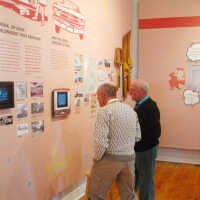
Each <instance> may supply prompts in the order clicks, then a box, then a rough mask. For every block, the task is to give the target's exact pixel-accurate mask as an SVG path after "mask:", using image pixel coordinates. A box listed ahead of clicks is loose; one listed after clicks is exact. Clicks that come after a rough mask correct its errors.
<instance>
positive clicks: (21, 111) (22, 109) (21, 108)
mask: <svg viewBox="0 0 200 200" xmlns="http://www.w3.org/2000/svg"><path fill="white" fill-rule="evenodd" d="M27 116H28V105H27V104H25V103H24V104H17V118H24V117H27Z"/></svg>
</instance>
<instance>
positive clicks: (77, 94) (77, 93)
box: [74, 90, 83, 97]
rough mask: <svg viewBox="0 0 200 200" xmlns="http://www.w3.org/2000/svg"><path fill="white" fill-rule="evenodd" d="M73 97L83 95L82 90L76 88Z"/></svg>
mask: <svg viewBox="0 0 200 200" xmlns="http://www.w3.org/2000/svg"><path fill="white" fill-rule="evenodd" d="M74 97H83V90H76V91H75V94H74Z"/></svg>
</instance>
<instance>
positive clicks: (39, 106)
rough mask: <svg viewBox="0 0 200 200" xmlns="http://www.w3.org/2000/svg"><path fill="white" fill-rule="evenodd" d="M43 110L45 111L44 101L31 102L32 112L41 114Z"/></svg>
mask: <svg viewBox="0 0 200 200" xmlns="http://www.w3.org/2000/svg"><path fill="white" fill-rule="evenodd" d="M43 112H44V103H43V102H36V103H31V114H39V113H43Z"/></svg>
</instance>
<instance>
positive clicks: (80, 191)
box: [61, 177, 87, 200]
mask: <svg viewBox="0 0 200 200" xmlns="http://www.w3.org/2000/svg"><path fill="white" fill-rule="evenodd" d="M86 185H87V178H86V177H84V178H83V179H82V180H80V181H79V183H78V184H77V185H76V187H73V188H74V189H73V190H72V191H70V192H68V193H67V194H65V196H64V197H63V198H61V200H79V199H80V198H82V197H83V196H84V195H85V191H86Z"/></svg>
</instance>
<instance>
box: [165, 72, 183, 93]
mask: <svg viewBox="0 0 200 200" xmlns="http://www.w3.org/2000/svg"><path fill="white" fill-rule="evenodd" d="M169 76H170V80H169V85H170V89H171V90H173V89H174V88H177V89H181V88H180V85H185V75H184V69H183V68H176V71H175V72H172V73H170V74H169Z"/></svg>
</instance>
